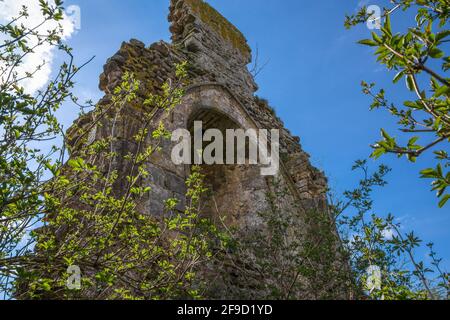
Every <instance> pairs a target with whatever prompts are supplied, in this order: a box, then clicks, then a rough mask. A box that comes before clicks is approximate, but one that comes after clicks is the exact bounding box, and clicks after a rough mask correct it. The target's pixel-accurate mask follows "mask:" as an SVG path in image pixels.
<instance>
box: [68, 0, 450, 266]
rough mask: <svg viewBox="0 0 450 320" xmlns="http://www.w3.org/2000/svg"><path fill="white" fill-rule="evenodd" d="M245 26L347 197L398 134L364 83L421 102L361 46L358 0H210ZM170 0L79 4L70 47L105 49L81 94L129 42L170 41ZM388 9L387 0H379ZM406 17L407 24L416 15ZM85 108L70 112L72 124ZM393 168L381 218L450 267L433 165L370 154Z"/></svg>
mask: <svg viewBox="0 0 450 320" xmlns="http://www.w3.org/2000/svg"><path fill="white" fill-rule="evenodd" d="M208 2H209V3H210V4H211V5H213V6H214V7H215V8H217V9H218V10H219V11H220V12H221V13H222V14H223V15H224V16H225V17H227V18H228V19H229V20H230V21H231V22H233V23H234V24H235V25H236V26H237V27H238V28H240V29H241V30H242V32H243V33H244V34H245V36H246V37H247V39H248V42H249V44H250V45H251V46H252V47H253V48H256V47H258V48H259V53H260V55H259V56H260V57H259V60H260V63H264V62H266V61H269V62H268V64H267V65H266V67H265V68H264V70H263V71H262V72H261V73H260V74H259V76H258V78H257V82H258V84H259V86H260V90H259V92H258V95H260V96H262V97H264V98H267V99H269V101H270V103H271V104H272V105H273V106H274V107H275V109H276V111H277V113H278V115H279V116H280V117H281V118H282V119H283V120H284V122H285V124H286V126H287V128H289V129H290V130H291V131H292V132H293V133H294V134H295V135H298V136H300V137H301V143H302V145H303V148H304V149H305V150H306V151H307V152H308V153H310V154H311V157H312V162H313V163H314V165H316V166H317V167H319V168H320V169H322V170H324V171H325V172H326V174H327V176H328V178H329V184H330V187H331V188H332V189H333V190H334V192H335V193H337V194H339V193H341V192H342V191H343V190H346V189H347V188H352V187H353V186H355V183H356V182H357V181H358V176H357V175H355V174H352V173H351V171H350V168H351V166H352V164H353V162H354V160H356V159H364V158H367V157H368V156H369V155H370V153H371V150H370V148H369V145H370V144H371V143H373V142H374V141H376V140H378V139H379V136H380V128H381V127H383V128H386V129H388V131H390V132H391V133H392V134H394V135H399V133H398V132H397V131H396V130H395V128H396V126H395V120H394V119H393V118H392V117H391V116H390V115H388V114H387V113H385V112H383V111H375V112H370V111H369V104H370V100H369V99H368V97H366V96H364V95H363V94H362V93H361V90H360V86H359V84H360V82H361V80H366V81H368V82H372V81H373V82H376V83H378V84H379V85H380V86H383V87H384V88H386V89H387V94H388V97H389V98H393V99H392V100H393V101H394V102H396V101H397V102H398V101H402V99H403V100H405V99H411V97H409V93H408V92H407V91H406V89H405V88H404V86H403V85H397V86H393V85H392V81H391V79H392V75H388V74H387V73H386V72H385V70H384V69H383V67H380V66H379V65H377V64H376V63H375V59H374V57H373V55H372V53H371V50H370V48H367V47H363V46H359V45H357V44H356V42H357V41H358V40H360V39H362V38H365V37H368V35H369V30H368V29H367V28H364V27H360V28H356V29H353V30H350V31H347V30H345V28H344V27H343V21H344V16H345V14H346V13H352V12H354V11H355V10H356V8H357V7H358V1H353V2H352V1H336V0H322V1H298V0H245V1H242V0H227V1H223V0H222V1H220V0H209V1H208ZM168 3H169V0H151V1H148V0H131V1H120V0H89V1H88V0H70V1H66V5H71V4H75V5H79V6H80V8H81V29H80V30H79V31H78V32H77V33H76V34H74V35H73V36H72V38H71V40H70V42H69V44H70V45H71V46H73V47H74V54H75V56H76V58H77V60H78V62H79V63H81V62H83V61H85V60H87V59H89V58H90V57H91V56H93V55H95V56H96V58H95V60H94V61H93V62H92V63H90V64H89V65H88V66H87V67H86V68H85V69H84V70H83V71H82V72H81V73H80V75H79V77H78V80H77V82H78V84H77V92H78V94H79V95H80V96H81V97H82V98H85V99H86V98H92V99H93V100H96V99H98V98H99V97H100V96H101V95H102V94H101V92H100V91H99V90H98V89H97V88H98V76H99V75H100V73H101V72H102V66H103V64H104V63H105V61H106V59H107V58H109V57H110V56H112V55H113V54H114V53H115V52H116V51H117V50H118V49H119V47H120V44H121V42H122V41H128V40H129V39H131V38H136V39H139V40H141V41H143V42H145V43H146V44H147V45H149V44H151V43H153V42H155V41H158V40H161V39H162V40H166V41H169V39H170V34H169V31H168V27H169V24H168V22H167V15H168ZM371 3H372V4H379V5H380V6H383V5H385V4H386V2H385V1H375V0H374V1H372V2H371ZM407 18H410V17H406V16H403V15H402V13H399V15H398V18H395V19H394V21H396V19H399V20H398V24H396V23H395V22H394V26H393V27H394V29H395V28H397V27H398V28H402V27H404V26H405V24H406V23H408V22H409V21H410V20H407ZM75 118H76V111H75V110H72V109H65V110H64V114H63V122H64V123H65V124H66V127H67V126H69V125H70V124H71V123H72V121H73V120H74V119H75ZM381 163H385V164H387V165H389V166H390V167H392V168H393V172H392V173H391V174H390V175H389V177H388V180H389V185H388V186H387V187H385V188H383V189H382V190H380V191H377V192H376V193H375V203H376V206H375V209H376V212H377V213H379V214H388V213H392V214H394V215H395V216H397V217H399V218H400V219H401V221H402V223H403V224H404V227H405V230H415V231H416V232H417V233H418V235H419V236H420V237H421V238H423V239H424V240H425V241H427V242H428V241H434V242H435V243H436V249H437V250H438V252H439V254H440V255H441V256H443V257H444V259H445V260H444V262H445V265H446V266H447V269H449V268H448V266H449V265H450V260H449V259H450V248H449V247H448V244H449V243H450V234H449V232H448V231H449V229H450V212H449V207H448V206H447V207H446V208H444V209H438V207H437V200H436V197H435V195H434V194H433V193H431V192H430V181H427V180H421V179H419V171H420V170H421V169H423V168H426V167H429V166H431V165H432V164H433V162H432V157H431V156H428V155H427V156H425V157H424V158H422V159H420V160H419V161H418V162H417V163H416V164H411V163H409V162H407V161H406V160H397V159H396V158H394V157H384V158H382V159H381V160H378V161H374V160H370V161H369V164H370V166H371V167H373V168H374V169H375V168H376V166H378V165H379V164H381Z"/></svg>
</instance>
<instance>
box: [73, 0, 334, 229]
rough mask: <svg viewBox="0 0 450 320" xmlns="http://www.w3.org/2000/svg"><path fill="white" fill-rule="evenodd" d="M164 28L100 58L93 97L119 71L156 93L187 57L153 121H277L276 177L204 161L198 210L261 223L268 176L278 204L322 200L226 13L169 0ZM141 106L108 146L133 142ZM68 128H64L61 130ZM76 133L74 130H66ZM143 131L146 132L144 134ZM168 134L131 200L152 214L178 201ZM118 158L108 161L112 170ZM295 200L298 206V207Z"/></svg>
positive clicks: (102, 129)
mask: <svg viewBox="0 0 450 320" xmlns="http://www.w3.org/2000/svg"><path fill="white" fill-rule="evenodd" d="M169 22H170V31H171V33H172V42H171V43H166V42H164V41H160V42H157V43H153V44H152V45H150V46H146V45H145V44H144V43H142V42H140V41H138V40H134V39H132V40H130V41H129V42H124V43H123V44H122V46H121V48H120V49H119V51H118V52H117V53H116V54H115V55H114V56H112V57H111V58H110V59H108V61H107V63H106V64H105V66H104V72H103V73H102V74H101V76H100V89H101V90H102V91H103V92H104V93H105V96H104V97H103V98H102V99H101V101H100V102H99V105H100V106H101V105H102V104H106V103H108V102H109V101H110V100H111V96H112V94H113V90H114V88H115V87H116V86H117V85H118V84H119V83H120V82H121V78H122V75H123V74H124V73H125V72H131V73H133V74H134V75H135V77H136V78H137V79H138V80H140V82H141V87H140V89H139V95H141V96H142V97H141V98H142V99H144V97H146V96H147V95H148V93H151V92H153V93H158V92H159V90H160V88H161V85H162V84H163V83H164V81H166V80H167V79H168V78H171V77H173V76H174V73H175V70H174V67H175V65H176V64H177V63H180V62H183V61H187V62H188V65H189V69H188V72H189V83H190V85H189V87H188V88H187V90H186V94H185V96H184V97H183V100H182V103H181V104H180V105H179V106H177V107H176V108H174V110H173V111H172V112H171V113H170V114H166V113H165V112H163V111H156V112H155V114H154V122H153V125H154V127H153V129H156V128H157V127H158V125H159V123H160V121H162V122H163V123H164V125H165V127H166V129H167V130H169V131H173V130H176V129H179V128H185V129H188V130H190V129H191V127H192V124H193V122H194V121H197V120H201V121H203V123H204V124H206V125H207V126H208V127H209V128H219V129H222V128H230V127H231V128H242V129H250V128H253V129H268V130H271V129H279V130H280V170H279V174H278V176H277V177H264V176H261V175H260V168H259V167H258V166H250V165H222V166H217V165H214V166H204V171H205V173H206V176H207V183H208V187H209V188H210V190H211V191H212V193H211V194H212V196H211V198H210V199H208V200H207V204H206V207H205V211H206V212H205V214H207V215H209V216H211V217H212V218H217V217H218V216H219V215H221V216H224V217H225V222H226V223H227V224H228V225H230V226H234V227H239V228H248V229H252V228H253V229H255V228H258V227H260V225H261V224H262V223H263V222H262V221H261V218H260V216H259V215H258V213H259V212H261V211H264V210H270V203H269V200H268V198H267V194H268V192H270V191H272V186H271V183H272V180H274V179H276V180H277V181H279V184H281V185H282V186H283V188H285V189H286V190H288V195H287V200H284V203H285V207H286V208H285V209H286V210H289V209H293V208H294V207H295V208H296V209H295V210H302V211H305V212H306V211H307V210H323V209H324V208H326V192H327V180H326V178H325V176H324V174H323V173H322V172H321V171H319V170H318V169H316V168H315V167H313V166H312V165H311V163H310V161H309V155H308V154H307V153H306V152H305V151H303V150H302V147H301V145H300V143H299V142H300V138H299V137H295V136H293V135H292V134H291V133H290V132H289V131H288V130H287V129H286V128H285V127H284V125H283V122H282V121H281V120H280V119H279V118H277V116H276V115H275V113H274V111H273V109H272V108H271V107H270V106H269V104H268V102H267V101H265V100H263V99H260V98H258V97H257V96H256V95H255V92H256V91H257V89H258V86H257V84H256V83H255V80H254V77H253V76H252V74H251V72H250V71H249V69H248V65H249V64H250V63H251V61H252V54H251V49H250V47H249V45H248V44H247V40H246V39H245V37H244V36H243V35H242V33H241V32H240V31H239V30H238V29H237V28H236V27H235V26H233V25H232V24H231V23H230V22H229V21H228V20H226V19H225V18H224V17H223V16H222V15H220V14H219V13H218V12H217V11H216V10H215V9H213V8H212V7H211V6H210V5H208V4H207V3H205V2H204V1H203V0H171V4H170V15H169ZM142 112H143V111H142V108H141V107H140V106H134V105H130V106H129V107H127V110H126V112H125V115H124V116H123V117H122V118H121V119H120V121H119V123H118V124H117V127H116V129H115V138H117V142H116V145H117V148H116V150H115V151H116V152H117V153H118V154H119V156H120V155H122V156H125V155H126V154H127V153H128V152H130V151H131V150H132V149H133V148H134V144H135V143H134V140H133V136H134V135H135V134H136V133H137V130H138V129H139V128H140V127H141V120H140V119H141V118H142V116H141V114H142ZM92 121H93V119H92V114H87V115H85V116H83V117H81V118H80V119H78V120H77V122H76V127H77V128H80V127H81V128H83V127H88V126H89V124H90V123H92ZM107 135H108V123H103V125H102V126H98V127H97V128H96V129H94V130H93V131H92V132H91V133H90V139H89V140H91V141H93V140H94V139H101V138H102V137H105V136H107ZM69 136H70V130H69ZM71 138H72V140H76V139H75V138H76V137H71ZM149 139H151V138H149ZM174 145H175V143H171V142H170V141H168V142H167V143H166V145H164V146H163V148H162V151H161V152H160V153H159V154H157V155H155V156H153V157H152V159H151V161H150V162H149V163H148V171H149V172H150V174H151V176H150V177H149V178H148V180H149V181H146V183H148V184H149V185H150V186H151V187H152V189H151V191H150V192H149V194H148V195H147V196H146V197H145V199H143V200H142V201H141V203H139V204H138V207H139V208H140V210H141V211H142V212H144V213H147V214H151V215H158V214H160V213H161V212H162V211H163V210H164V201H165V200H167V199H169V198H177V199H180V204H179V209H180V210H182V208H183V207H184V202H183V199H184V197H185V192H186V186H185V180H186V178H187V177H188V176H189V174H190V170H191V167H190V166H187V165H178V166H177V165H175V164H174V163H173V162H172V161H171V150H172V147H173V146H174ZM124 166H125V164H123V163H116V164H115V169H117V170H118V172H121V171H124V170H125V168H124ZM298 208H300V209H298Z"/></svg>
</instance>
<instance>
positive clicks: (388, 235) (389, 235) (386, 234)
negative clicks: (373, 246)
mask: <svg viewBox="0 0 450 320" xmlns="http://www.w3.org/2000/svg"><path fill="white" fill-rule="evenodd" d="M383 238H384V240H392V239H393V238H394V230H392V229H385V230H383Z"/></svg>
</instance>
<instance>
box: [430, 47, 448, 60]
mask: <svg viewBox="0 0 450 320" xmlns="http://www.w3.org/2000/svg"><path fill="white" fill-rule="evenodd" d="M444 55H445V54H444V52H443V51H442V50H440V49H438V48H433V49H431V50H430V52H429V56H430V57H432V58H434V59H440V58H442V57H443V56H444Z"/></svg>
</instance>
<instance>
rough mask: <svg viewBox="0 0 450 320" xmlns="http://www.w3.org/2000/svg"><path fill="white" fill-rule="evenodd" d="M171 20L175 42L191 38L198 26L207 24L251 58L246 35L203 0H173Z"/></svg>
mask: <svg viewBox="0 0 450 320" xmlns="http://www.w3.org/2000/svg"><path fill="white" fill-rule="evenodd" d="M169 21H170V22H171V23H172V25H171V32H172V34H173V36H172V40H173V41H174V42H175V43H177V42H182V41H184V40H186V39H187V38H189V37H190V36H191V34H192V33H195V31H196V30H195V29H196V28H199V27H203V29H204V27H205V26H206V27H207V28H208V27H209V28H211V30H212V31H214V32H216V33H217V34H218V35H219V36H220V37H221V38H222V39H223V40H225V41H226V42H228V43H229V44H230V45H232V46H233V47H234V48H236V49H238V50H239V51H240V53H241V54H242V55H243V58H244V60H246V61H250V60H251V49H250V47H249V46H248V44H247V39H246V38H245V37H244V35H243V34H242V33H241V32H240V31H239V29H238V28H236V27H235V26H234V25H233V24H232V23H231V22H229V21H228V20H227V19H226V18H225V17H223V16H222V15H221V14H220V13H219V12H218V11H217V10H216V9H214V8H213V7H211V6H210V5H209V4H208V3H206V2H205V1H203V0H171V8H170V16H169ZM203 31H204V30H203Z"/></svg>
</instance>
